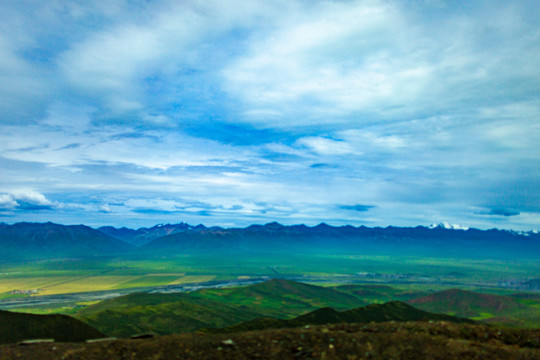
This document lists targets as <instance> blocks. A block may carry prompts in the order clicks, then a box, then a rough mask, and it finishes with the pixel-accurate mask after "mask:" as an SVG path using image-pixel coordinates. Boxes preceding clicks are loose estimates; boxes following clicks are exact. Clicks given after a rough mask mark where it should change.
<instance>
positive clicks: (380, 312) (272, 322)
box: [205, 301, 474, 333]
mask: <svg viewBox="0 0 540 360" xmlns="http://www.w3.org/2000/svg"><path fill="white" fill-rule="evenodd" d="M428 320H435V321H448V322H452V323H470V324H472V323H474V321H472V320H469V319H463V318H458V317H454V316H449V315H443V314H433V313H429V312H426V311H422V310H418V309H415V308H414V307H412V306H410V305H407V304H405V303H403V302H400V301H391V302H388V303H385V304H374V305H368V306H364V307H360V308H357V309H352V310H348V311H343V312H339V311H335V310H334V309H332V308H328V307H327V308H322V309H318V310H315V311H312V312H310V313H308V314H304V315H301V316H298V317H296V318H294V319H290V320H278V319H268V318H261V319H255V320H253V321H247V322H244V323H240V324H237V325H234V326H229V327H227V328H224V329H205V331H207V332H213V333H221V332H224V333H229V332H240V331H247V330H264V329H269V328H273V329H277V328H293V327H300V326H305V325H324V324H335V323H348V324H352V323H369V322H386V321H400V322H407V321H428Z"/></svg>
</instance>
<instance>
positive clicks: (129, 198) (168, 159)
mask: <svg viewBox="0 0 540 360" xmlns="http://www.w3.org/2000/svg"><path fill="white" fill-rule="evenodd" d="M539 64H540V5H539V3H538V2H537V1H510V2H509V1H436V0H432V1H352V0H351V1H307V0H306V1H302V0H287V1H280V0H276V1H249V0H236V1H234V2H233V1H222V0H220V1H216V0H204V1H195V0H193V1H189V0H186V1H116V0H112V1H106V2H105V1H0V172H1V176H0V221H3V222H7V223H13V222H18V221H40V222H41V221H53V222H59V223H64V224H74V223H84V224H88V225H92V226H99V225H106V224H110V225H115V226H130V227H139V226H149V225H153V224H156V223H162V222H180V221H185V222H188V223H191V224H198V223H203V224H206V225H221V226H245V225H248V224H251V223H265V222H269V221H279V222H281V223H284V224H297V223H306V224H309V225H314V224H317V223H319V222H321V221H324V222H327V223H329V224H333V225H341V224H352V225H362V224H363V225H367V226H387V225H398V226H416V225H429V224H431V223H438V222H443V221H447V222H449V223H455V224H461V225H464V226H470V227H478V228H492V227H497V228H512V229H519V230H530V229H538V228H540V141H539V139H540V65H539Z"/></svg>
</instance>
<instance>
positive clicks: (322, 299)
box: [192, 279, 364, 318]
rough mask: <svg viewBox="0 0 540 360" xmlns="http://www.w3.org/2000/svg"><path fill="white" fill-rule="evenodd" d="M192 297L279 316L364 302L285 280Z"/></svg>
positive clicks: (336, 292) (348, 307)
mask: <svg viewBox="0 0 540 360" xmlns="http://www.w3.org/2000/svg"><path fill="white" fill-rule="evenodd" d="M192 296H194V297H201V298H205V299H212V300H215V301H218V302H221V303H226V304H230V305H234V306H237V305H244V306H246V307H248V308H251V309H254V311H256V312H257V313H259V314H261V315H264V316H268V317H276V318H283V317H293V316H297V315H300V314H303V313H306V312H309V311H312V310H315V309H318V308H321V307H325V306H331V307H333V308H336V309H340V310H346V309H352V308H355V307H358V306H360V305H364V303H362V302H361V301H360V300H359V299H358V298H357V297H356V296H354V295H352V294H348V293H345V292H341V291H338V290H336V289H334V288H330V287H322V286H315V285H310V284H304V283H299V282H295V281H291V280H283V279H273V280H269V281H266V282H263V283H259V284H255V285H251V286H246V287H238V288H230V289H206V290H201V291H197V292H195V293H193V294H192Z"/></svg>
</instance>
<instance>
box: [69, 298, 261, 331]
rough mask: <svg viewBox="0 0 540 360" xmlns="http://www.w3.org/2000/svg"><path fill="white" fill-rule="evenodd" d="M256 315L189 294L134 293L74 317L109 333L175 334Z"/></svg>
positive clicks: (230, 322) (97, 305) (103, 302)
mask: <svg viewBox="0 0 540 360" xmlns="http://www.w3.org/2000/svg"><path fill="white" fill-rule="evenodd" d="M257 316H259V315H258V314H256V313H252V312H251V311H250V310H249V309H246V308H244V307H232V306H228V305H226V304H222V303H218V302H214V301H211V300H207V299H200V298H194V297H192V296H190V295H189V294H182V293H179V294H143V293H135V294H129V295H126V296H121V297H118V298H114V299H109V300H105V301H102V302H100V303H97V304H95V305H91V306H88V307H87V308H85V309H83V310H81V311H80V312H79V313H77V315H76V317H77V318H78V319H80V320H82V321H84V322H85V323H87V324H89V325H91V326H93V327H95V328H96V329H99V330H100V331H102V332H103V333H105V334H107V335H109V336H117V337H129V336H131V335H133V334H138V333H148V332H151V333H155V334H160V335H163V334H174V333H181V332H190V331H194V330H197V329H200V328H203V327H217V326H227V325H230V324H234V323H237V322H240V321H245V320H248V319H253V318H255V317H257Z"/></svg>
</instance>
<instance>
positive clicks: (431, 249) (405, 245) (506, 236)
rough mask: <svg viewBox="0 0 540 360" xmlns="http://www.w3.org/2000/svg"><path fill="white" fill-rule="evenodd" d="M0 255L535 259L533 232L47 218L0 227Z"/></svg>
mask: <svg viewBox="0 0 540 360" xmlns="http://www.w3.org/2000/svg"><path fill="white" fill-rule="evenodd" d="M0 251H1V254H2V255H1V258H0V260H3V261H6V260H10V259H19V258H50V257H55V258H61V257H69V256H94V255H110V254H133V255H137V256H174V255H183V254H186V255H190V254H220V255H224V254H257V253H262V254H268V255H271V254H279V253H292V252H294V253H299V254H320V253H324V254H332V253H339V254H347V253H354V254H358V253H362V254H400V255H416V256H433V257H465V258H467V257H472V258H502V259H509V258H516V257H519V258H521V259H531V258H532V259H536V258H538V254H540V234H538V233H536V232H528V233H520V232H514V231H508V230H497V229H491V230H478V229H466V230H465V229H456V228H449V227H448V226H444V225H441V226H435V227H423V226H417V227H414V228H411V227H392V226H389V227H386V228H379V227H375V228H369V227H365V226H360V227H354V226H349V225H348V226H340V227H334V226H330V225H327V224H324V223H321V224H319V225H317V226H313V227H309V226H305V225H292V226H285V225H281V224H278V223H275V222H274V223H269V224H266V225H251V226H248V227H246V228H228V229H225V228H220V227H211V228H207V227H205V226H203V225H198V226H191V225H188V224H185V223H179V224H174V225H171V224H166V225H156V226H154V227H151V228H140V229H137V230H133V229H127V228H120V229H117V228H114V227H101V228H99V229H92V228H90V227H87V226H84V225H76V226H64V225H58V224H53V223H17V224H14V225H7V224H0Z"/></svg>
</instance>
